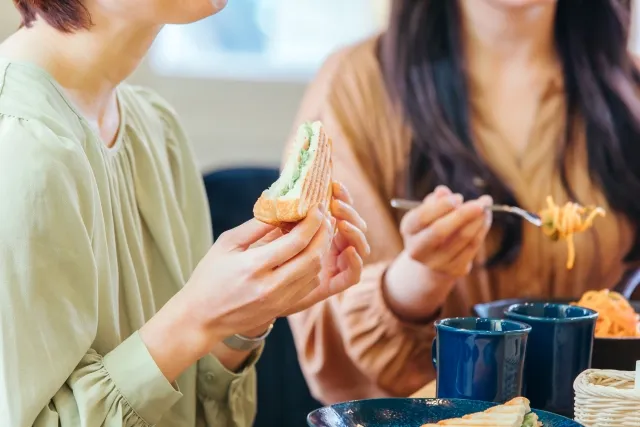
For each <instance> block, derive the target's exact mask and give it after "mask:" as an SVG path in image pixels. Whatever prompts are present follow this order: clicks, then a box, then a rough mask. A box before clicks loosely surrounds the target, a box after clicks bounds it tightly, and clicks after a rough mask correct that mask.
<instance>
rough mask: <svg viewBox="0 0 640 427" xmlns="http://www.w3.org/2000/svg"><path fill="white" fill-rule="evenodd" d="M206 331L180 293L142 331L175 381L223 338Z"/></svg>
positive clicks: (156, 358) (153, 354) (154, 355)
mask: <svg viewBox="0 0 640 427" xmlns="http://www.w3.org/2000/svg"><path fill="white" fill-rule="evenodd" d="M206 331H207V328H206V327H204V325H201V324H199V322H198V321H197V319H196V318H195V316H193V314H192V313H191V312H190V311H189V310H188V307H187V306H186V304H185V303H184V302H183V301H182V300H181V298H180V293H178V294H177V295H176V296H175V297H173V298H172V299H171V300H169V301H168V302H167V304H165V306H164V307H162V308H161V309H160V310H159V311H158V312H157V313H156V314H155V316H153V317H152V318H151V319H149V321H148V322H147V323H145V324H144V325H143V326H142V328H140V331H139V332H140V337H141V338H142V341H143V342H144V344H145V345H146V347H147V350H148V351H149V354H151V357H152V358H153V359H154V361H155V362H156V365H157V366H158V368H159V369H160V371H162V373H163V374H164V375H165V377H166V378H167V380H168V381H169V382H173V381H175V380H176V379H177V378H178V376H180V374H182V372H183V371H184V370H186V369H187V368H188V367H189V366H191V365H192V364H194V363H195V362H196V361H197V360H198V359H200V358H201V357H203V356H204V355H206V354H207V353H208V352H209V351H210V349H211V348H213V346H214V345H215V343H216V342H217V341H220V340H221V338H216V337H213V336H209V335H210V334H207V333H206Z"/></svg>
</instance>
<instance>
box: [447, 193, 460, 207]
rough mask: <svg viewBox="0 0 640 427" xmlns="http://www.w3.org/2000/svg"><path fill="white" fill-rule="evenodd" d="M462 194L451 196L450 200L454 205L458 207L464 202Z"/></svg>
mask: <svg viewBox="0 0 640 427" xmlns="http://www.w3.org/2000/svg"><path fill="white" fill-rule="evenodd" d="M462 200H463V198H462V195H461V194H454V195H453V196H449V202H450V203H451V204H452V205H453V206H454V207H458V206H460V205H461V204H462Z"/></svg>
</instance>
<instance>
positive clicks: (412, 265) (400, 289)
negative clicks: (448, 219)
mask: <svg viewBox="0 0 640 427" xmlns="http://www.w3.org/2000/svg"><path fill="white" fill-rule="evenodd" d="M454 285H455V279H454V278H452V277H449V276H445V275H443V274H440V273H436V272H433V271H432V270H430V269H429V267H427V266H425V265H423V264H421V263H419V262H417V261H415V260H413V259H411V258H410V257H409V256H408V255H407V254H406V252H401V253H400V255H398V257H397V258H396V259H395V260H394V261H393V262H392V263H391V265H390V266H389V269H388V270H387V273H386V275H385V277H384V282H383V292H384V297H385V300H386V303H387V305H388V306H389V309H390V310H391V311H392V312H393V313H394V314H396V315H397V316H398V317H399V318H401V319H403V320H405V321H408V322H416V323H419V322H423V321H425V320H428V319H431V318H432V317H433V316H434V315H435V314H436V313H437V312H438V310H439V309H440V308H441V307H442V305H443V304H444V302H445V300H446V299H447V297H448V295H449V294H450V293H451V291H452V290H453V287H454Z"/></svg>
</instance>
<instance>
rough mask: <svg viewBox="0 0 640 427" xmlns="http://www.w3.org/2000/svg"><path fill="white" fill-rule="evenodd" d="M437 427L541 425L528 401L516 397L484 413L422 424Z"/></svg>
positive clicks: (538, 426)
mask: <svg viewBox="0 0 640 427" xmlns="http://www.w3.org/2000/svg"><path fill="white" fill-rule="evenodd" d="M438 426H449V427H458V426H486V427H489V426H507V427H541V426H542V423H541V422H540V421H538V416H537V415H536V414H534V413H533V412H531V408H530V407H529V400H528V399H526V398H524V397H516V398H515V399H512V400H510V401H509V402H507V403H505V404H504V405H498V406H494V407H492V408H489V409H487V410H486V411H484V412H477V413H475V414H469V415H465V416H463V417H462V418H452V419H449V420H443V421H439V422H437V423H435V424H424V425H423V426H422V427H438Z"/></svg>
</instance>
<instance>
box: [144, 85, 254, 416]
mask: <svg viewBox="0 0 640 427" xmlns="http://www.w3.org/2000/svg"><path fill="white" fill-rule="evenodd" d="M136 90H137V91H138V93H139V94H141V95H142V96H143V97H144V98H145V99H146V100H147V101H149V102H150V103H151V105H152V106H153V108H154V110H155V111H156V113H157V114H158V115H159V117H160V118H161V120H162V122H163V126H164V130H165V140H166V143H167V158H168V160H169V167H170V169H171V175H172V179H173V184H174V188H175V195H176V198H177V201H178V205H179V207H180V210H181V212H182V216H183V218H184V219H185V221H184V224H185V227H187V229H188V234H189V238H190V245H189V246H190V248H191V264H192V268H194V269H195V267H196V265H197V264H198V262H200V260H201V259H202V257H204V255H205V254H206V253H207V251H208V250H209V249H210V248H211V245H212V239H213V233H212V230H211V219H210V214H209V204H208V202H207V196H206V192H205V189H204V185H203V180H202V174H201V173H200V171H199V169H198V166H197V164H196V161H195V156H194V153H193V150H192V149H191V145H190V144H189V140H188V138H187V135H186V133H185V131H184V128H183V127H182V125H181V123H180V120H179V118H178V115H177V113H176V112H175V111H174V109H173V108H172V107H171V105H170V104H169V103H168V102H167V101H165V100H164V99H163V98H162V97H160V96H159V95H158V94H156V93H155V92H153V91H150V90H148V89H145V88H136ZM261 353H262V347H260V348H259V349H258V350H256V351H255V352H254V353H253V354H251V355H250V356H249V358H248V359H247V361H246V362H245V364H244V367H243V369H242V371H241V372H237V373H236V372H230V371H229V370H228V369H226V368H225V367H224V366H223V365H222V364H221V363H220V362H219V361H218V360H217V359H216V358H215V357H214V356H213V355H207V356H205V357H203V358H202V359H200V360H199V361H198V364H197V383H196V388H197V396H198V402H199V405H201V409H202V410H201V411H200V410H199V411H198V414H201V417H202V418H204V421H205V423H206V425H207V426H210V427H218V426H229V427H245V426H250V425H251V424H252V423H253V420H254V418H255V415H256V372H255V364H256V363H257V361H258V359H259V358H260V354H261Z"/></svg>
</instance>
